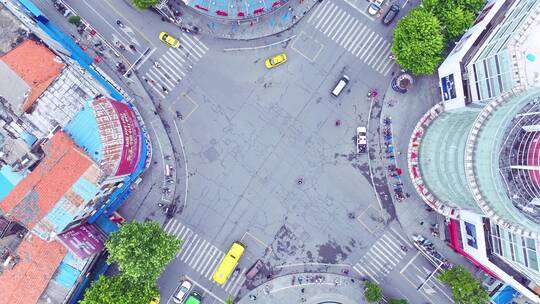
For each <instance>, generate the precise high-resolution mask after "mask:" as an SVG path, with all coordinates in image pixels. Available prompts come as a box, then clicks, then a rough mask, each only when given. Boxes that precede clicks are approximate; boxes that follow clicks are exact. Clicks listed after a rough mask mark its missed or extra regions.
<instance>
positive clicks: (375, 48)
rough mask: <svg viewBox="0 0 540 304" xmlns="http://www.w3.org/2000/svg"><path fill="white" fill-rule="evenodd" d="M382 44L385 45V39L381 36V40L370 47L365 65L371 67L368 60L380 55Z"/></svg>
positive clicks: (365, 58)
mask: <svg viewBox="0 0 540 304" xmlns="http://www.w3.org/2000/svg"><path fill="white" fill-rule="evenodd" d="M381 43H384V38H383V37H381V36H379V40H377V42H375V44H374V45H373V46H372V47H370V51H369V52H368V53H367V54H366V57H364V63H366V64H367V65H369V64H368V63H367V61H368V59H369V58H371V57H372V56H377V54H380V49H379V45H380V44H381ZM360 59H361V58H360Z"/></svg>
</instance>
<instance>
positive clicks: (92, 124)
mask: <svg viewBox="0 0 540 304" xmlns="http://www.w3.org/2000/svg"><path fill="white" fill-rule="evenodd" d="M64 131H66V133H67V134H69V136H70V137H71V138H72V139H73V141H74V142H75V143H76V144H77V145H78V146H79V147H81V148H83V149H84V151H86V153H88V155H89V156H90V157H91V158H92V159H93V160H94V161H95V162H97V163H99V162H101V160H102V158H103V155H102V151H103V143H102V142H101V135H100V133H99V128H98V124H97V121H96V116H95V114H94V110H93V109H92V107H90V104H89V102H86V103H85V104H84V107H83V109H82V110H81V111H79V112H77V114H76V115H75V117H73V119H71V121H70V122H69V123H68V124H67V126H66V127H65V128H64Z"/></svg>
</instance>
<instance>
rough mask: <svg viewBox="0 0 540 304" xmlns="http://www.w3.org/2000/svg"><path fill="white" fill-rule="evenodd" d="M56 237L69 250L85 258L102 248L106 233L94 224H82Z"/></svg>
mask: <svg viewBox="0 0 540 304" xmlns="http://www.w3.org/2000/svg"><path fill="white" fill-rule="evenodd" d="M58 238H59V239H60V240H61V241H62V243H64V245H65V246H66V247H67V248H68V249H69V250H70V251H71V252H73V253H74V254H76V255H77V256H78V257H80V258H81V259H86V258H88V257H89V256H92V255H94V254H96V253H98V252H100V251H101V250H103V248H104V247H105V241H106V240H107V235H106V234H105V233H103V231H101V230H100V229H99V228H98V227H97V226H96V225H91V224H82V225H79V226H77V227H75V228H72V229H70V230H68V231H66V232H64V233H62V234H60V235H58Z"/></svg>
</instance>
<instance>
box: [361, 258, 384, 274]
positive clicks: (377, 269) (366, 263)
mask: <svg viewBox="0 0 540 304" xmlns="http://www.w3.org/2000/svg"><path fill="white" fill-rule="evenodd" d="M369 265H371V267H369ZM364 266H365V267H366V269H369V270H371V271H372V272H374V273H375V276H376V277H379V276H380V274H381V273H382V272H384V270H385V269H386V268H385V266H384V265H382V266H381V268H380V269H379V267H377V265H375V263H374V262H373V260H366V261H364Z"/></svg>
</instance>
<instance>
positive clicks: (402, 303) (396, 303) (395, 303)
mask: <svg viewBox="0 0 540 304" xmlns="http://www.w3.org/2000/svg"><path fill="white" fill-rule="evenodd" d="M388 304H409V302H407V300H405V299H390V300H388Z"/></svg>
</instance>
